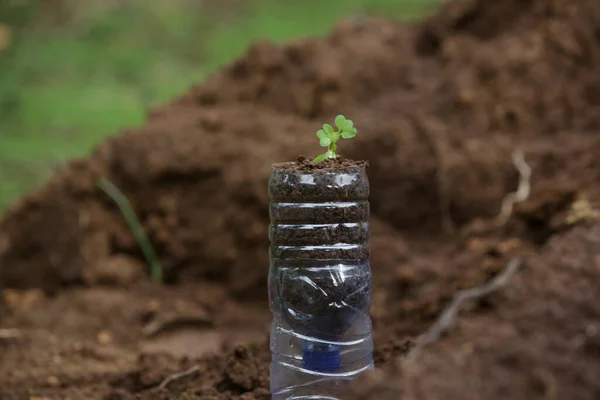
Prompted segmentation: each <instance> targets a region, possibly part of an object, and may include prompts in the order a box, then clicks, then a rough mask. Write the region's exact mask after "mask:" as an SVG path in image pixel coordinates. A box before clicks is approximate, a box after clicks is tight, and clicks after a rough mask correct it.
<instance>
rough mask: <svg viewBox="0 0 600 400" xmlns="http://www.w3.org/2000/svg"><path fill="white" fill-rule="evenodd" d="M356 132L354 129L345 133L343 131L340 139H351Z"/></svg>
mask: <svg viewBox="0 0 600 400" xmlns="http://www.w3.org/2000/svg"><path fill="white" fill-rule="evenodd" d="M356 133H357V130H356V128H351V129H349V130H347V131H343V132H342V137H343V138H344V139H352V138H353V137H354V136H356Z"/></svg>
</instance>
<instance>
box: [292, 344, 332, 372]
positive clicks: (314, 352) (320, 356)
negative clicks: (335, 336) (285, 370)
mask: <svg viewBox="0 0 600 400" xmlns="http://www.w3.org/2000/svg"><path fill="white" fill-rule="evenodd" d="M302 361H303V363H304V368H305V369H308V370H310V371H315V372H337V371H339V370H340V368H341V364H342V358H341V355H340V347H339V346H336V345H332V344H320V343H314V342H305V344H304V352H303V356H302Z"/></svg>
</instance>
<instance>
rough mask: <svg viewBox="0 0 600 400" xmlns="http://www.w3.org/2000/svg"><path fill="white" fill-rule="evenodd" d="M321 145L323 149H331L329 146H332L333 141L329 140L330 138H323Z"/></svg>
mask: <svg viewBox="0 0 600 400" xmlns="http://www.w3.org/2000/svg"><path fill="white" fill-rule="evenodd" d="M319 143H320V144H321V146H323V147H329V145H330V144H331V139H329V138H328V137H325V138H321V141H320V142H319Z"/></svg>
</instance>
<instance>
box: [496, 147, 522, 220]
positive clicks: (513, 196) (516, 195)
mask: <svg viewBox="0 0 600 400" xmlns="http://www.w3.org/2000/svg"><path fill="white" fill-rule="evenodd" d="M512 159H513V164H514V166H515V168H516V169H517V171H518V172H519V186H518V187H517V190H516V191H515V192H513V193H509V194H507V195H506V197H505V198H504V200H503V201H502V209H501V210H500V214H498V217H497V218H496V220H497V222H498V223H499V224H500V225H504V224H505V223H506V222H507V221H508V219H509V218H510V216H511V214H512V211H513V208H514V206H515V204H516V203H519V202H521V201H524V200H527V198H528V197H529V193H530V192H531V167H530V166H529V165H528V164H527V162H526V161H525V154H524V153H523V151H522V150H521V149H517V150H515V151H514V152H513V156H512Z"/></svg>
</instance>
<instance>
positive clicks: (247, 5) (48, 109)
mask: <svg viewBox="0 0 600 400" xmlns="http://www.w3.org/2000/svg"><path fill="white" fill-rule="evenodd" d="M40 1H41V0H21V1H13V2H12V3H1V4H0V24H3V25H4V26H9V27H11V30H12V32H13V35H12V36H13V39H12V43H11V44H10V46H9V47H8V48H7V49H6V50H4V51H3V52H0V213H1V211H2V210H3V209H5V208H6V207H7V206H8V205H9V204H11V203H12V202H14V201H16V200H17V199H18V197H19V196H21V195H23V194H24V193H25V192H27V191H29V190H31V189H32V188H33V187H35V186H36V185H39V184H41V183H43V182H44V180H45V179H47V178H48V176H49V175H50V174H51V173H52V170H53V169H54V168H55V166H57V165H60V163H62V162H64V161H65V160H68V159H70V158H73V157H80V156H84V155H86V154H87V153H88V152H89V151H90V150H91V149H92V148H93V147H94V146H95V145H96V144H97V143H98V142H100V141H102V140H103V139H104V138H106V137H107V136H109V135H111V134H115V133H116V132H117V131H118V130H119V129H121V128H124V127H127V126H135V125H139V124H141V123H142V122H143V121H144V118H145V113H146V110H147V109H148V107H149V106H151V105H154V104H156V103H161V102H165V101H167V100H168V99H170V98H172V97H173V96H176V95H178V94H180V93H182V92H184V91H185V90H186V88H187V87H188V86H189V85H190V84H191V83H195V82H200V81H202V79H203V78H204V77H205V76H206V75H207V74H208V73H210V72H211V71H214V70H215V69H217V68H218V67H219V66H221V65H223V64H224V63H226V62H229V61H231V60H232V59H234V58H236V57H238V56H240V55H241V54H243V53H244V51H245V50H246V48H247V47H248V45H249V44H250V43H251V42H252V41H254V40H256V39H268V40H272V41H275V42H283V41H286V40H289V39H293V38H300V37H307V36H320V35H323V34H325V33H326V32H327V31H329V30H330V29H331V27H332V26H333V25H334V24H335V22H336V21H338V20H339V19H341V18H343V17H346V16H349V15H355V16H361V15H380V16H388V17H392V18H397V19H404V20H408V19H416V18H419V17H420V16H421V15H423V14H424V13H425V12H427V11H429V10H431V9H432V8H433V7H434V6H435V4H436V3H439V1H440V0H327V1H323V0H302V1H281V0H254V1H249V0H218V1H217V0H205V1H198V0H129V1H120V2H118V1H112V2H111V1H99V0H79V1H78V2H72V3H70V6H67V8H66V9H64V10H61V9H58V8H57V6H45V7H40V6H39V4H38V2H40ZM63 1H64V0H63ZM55 2H56V3H57V4H58V3H59V2H58V1H56V0H55ZM49 3H52V2H49ZM53 7H54V8H53ZM44 13H47V14H48V15H45V14H44ZM55 14H56V15H55ZM54 15H55V16H54ZM65 15H66V16H65ZM53 16H54V17H53Z"/></svg>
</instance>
